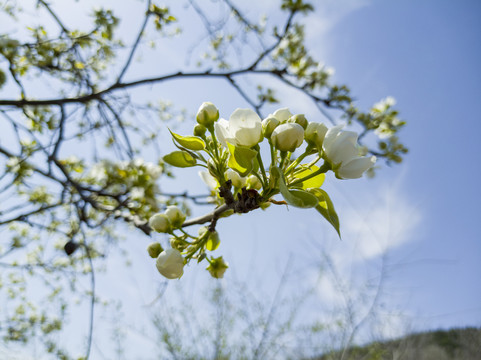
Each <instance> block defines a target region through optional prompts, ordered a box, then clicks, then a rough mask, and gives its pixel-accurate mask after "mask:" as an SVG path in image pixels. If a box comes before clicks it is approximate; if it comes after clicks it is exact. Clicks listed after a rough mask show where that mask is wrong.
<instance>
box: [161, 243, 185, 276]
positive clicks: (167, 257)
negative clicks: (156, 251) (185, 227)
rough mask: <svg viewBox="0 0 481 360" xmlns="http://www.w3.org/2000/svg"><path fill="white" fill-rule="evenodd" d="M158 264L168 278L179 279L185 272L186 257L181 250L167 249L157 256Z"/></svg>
mask: <svg viewBox="0 0 481 360" xmlns="http://www.w3.org/2000/svg"><path fill="white" fill-rule="evenodd" d="M156 266H157V270H159V273H161V274H162V275H163V276H165V277H166V278H167V279H177V278H180V277H181V276H182V274H183V273H184V258H183V257H182V255H181V254H180V252H179V250H176V249H167V250H164V251H162V252H161V253H160V255H159V256H158V257H157V261H156Z"/></svg>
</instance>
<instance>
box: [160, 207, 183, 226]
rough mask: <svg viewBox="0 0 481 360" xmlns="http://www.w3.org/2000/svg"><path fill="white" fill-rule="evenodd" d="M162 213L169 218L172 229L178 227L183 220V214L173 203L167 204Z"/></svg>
mask: <svg viewBox="0 0 481 360" xmlns="http://www.w3.org/2000/svg"><path fill="white" fill-rule="evenodd" d="M164 214H165V215H166V216H167V217H168V218H169V221H170V223H171V224H172V227H173V228H174V229H179V228H180V227H182V224H183V223H184V221H185V214H184V213H183V212H182V210H180V209H179V208H178V207H177V206H175V205H170V206H167V209H166V210H165V212H164Z"/></svg>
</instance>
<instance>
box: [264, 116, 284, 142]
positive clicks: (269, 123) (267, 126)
mask: <svg viewBox="0 0 481 360" xmlns="http://www.w3.org/2000/svg"><path fill="white" fill-rule="evenodd" d="M280 123H281V122H280V121H279V120H277V118H276V117H274V116H272V115H270V116H268V117H267V118H265V119H264V120H262V130H263V132H264V137H266V138H268V139H269V138H270V137H271V134H272V132H273V131H274V129H275V128H276V127H277V126H278V125H279V124H280Z"/></svg>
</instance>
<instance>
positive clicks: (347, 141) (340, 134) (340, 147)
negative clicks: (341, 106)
mask: <svg viewBox="0 0 481 360" xmlns="http://www.w3.org/2000/svg"><path fill="white" fill-rule="evenodd" d="M342 128H343V125H338V126H334V127H332V128H331V129H329V130H328V131H327V133H326V137H325V138H324V143H323V145H322V148H323V150H324V153H325V156H326V157H327V160H328V161H329V162H330V163H331V165H332V167H333V170H334V171H335V173H336V176H337V177H339V178H341V179H357V178H360V177H361V176H362V174H363V173H364V172H365V171H366V170H367V169H369V168H370V167H371V166H373V165H374V163H375V162H376V157H375V156H371V157H361V156H359V153H360V151H359V147H358V145H357V136H358V135H357V133H355V132H353V131H342Z"/></svg>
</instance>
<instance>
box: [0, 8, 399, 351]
mask: <svg viewBox="0 0 481 360" xmlns="http://www.w3.org/2000/svg"><path fill="white" fill-rule="evenodd" d="M100 5H102V4H100ZM131 5H132V6H134V7H135V8H139V7H141V8H142V9H141V11H138V14H140V15H141V17H140V18H139V19H133V18H128V19H121V18H119V17H117V16H116V13H117V12H116V9H115V8H112V9H107V8H96V9H95V10H91V9H90V3H88V2H87V1H85V2H84V1H71V2H69V4H67V2H62V4H60V2H56V1H44V0H38V1H22V3H21V4H20V3H18V4H17V2H11V1H4V2H3V4H0V11H1V15H0V16H1V17H0V23H1V24H2V26H1V27H0V124H1V125H0V129H1V133H0V169H1V170H0V199H1V201H0V228H1V231H2V237H1V239H0V267H1V270H2V271H1V273H0V288H1V290H2V296H1V297H2V298H1V304H2V305H1V309H2V311H1V313H0V317H1V318H0V335H1V336H2V338H3V340H4V341H5V342H14V343H17V342H20V343H28V342H31V341H33V340H34V339H36V338H39V337H40V338H41V339H42V344H43V346H44V351H46V352H48V353H52V354H54V355H55V356H57V357H59V358H68V356H69V355H68V350H69V346H68V344H63V343H61V342H59V341H57V340H55V339H58V337H56V336H57V334H58V333H59V332H60V333H61V332H62V330H63V328H64V321H65V314H66V313H67V312H68V308H69V306H70V305H71V304H72V301H73V300H72V299H73V295H75V296H76V297H78V299H77V300H78V301H81V302H82V301H87V302H88V303H89V304H90V305H89V310H88V313H89V317H90V327H89V331H88V334H89V336H88V340H87V343H86V352H85V356H84V358H89V354H90V351H91V343H92V330H93V326H94V325H93V324H94V322H93V319H94V307H95V305H96V304H98V303H100V298H99V297H98V296H97V291H96V287H95V271H99V270H100V269H103V268H104V265H105V264H106V262H105V259H106V258H107V257H108V255H109V252H110V251H111V249H112V248H115V246H116V242H117V241H118V239H119V237H120V236H121V235H122V234H123V233H124V231H125V229H126V227H125V224H127V226H128V228H129V229H131V232H132V233H136V234H137V236H149V234H150V228H149V227H148V225H147V224H146V221H147V220H148V218H149V217H150V216H151V215H152V214H154V213H156V212H158V211H161V210H163V209H165V207H166V206H167V205H170V204H180V205H181V206H182V207H183V209H184V210H186V211H188V209H189V206H192V205H194V204H203V203H205V198H206V197H207V195H208V194H206V195H205V196H204V195H194V194H191V193H190V192H189V191H188V189H178V192H176V193H166V192H163V191H162V181H163V179H166V178H169V177H173V176H174V175H175V174H173V173H172V171H171V169H170V168H169V167H168V166H166V165H165V164H164V163H163V162H162V161H161V160H160V159H161V158H162V154H163V153H164V151H165V147H164V144H163V143H162V142H163V140H165V139H162V134H165V132H166V127H167V125H169V126H170V125H172V126H175V123H176V121H177V120H182V121H189V122H192V123H193V122H194V115H193V114H191V113H189V112H188V111H186V110H184V109H183V108H184V107H187V106H188V105H191V106H192V104H190V102H191V100H189V99H185V103H184V104H176V105H173V104H171V103H170V102H168V101H167V100H166V99H163V98H158V97H157V96H156V95H155V91H151V92H150V94H149V95H150V96H145V92H143V91H146V88H147V89H149V87H150V88H152V87H153V86H154V85H155V86H156V87H155V89H158V86H161V87H165V88H166V89H169V87H170V86H172V85H173V83H175V82H178V84H177V86H181V87H182V86H188V87H191V86H194V87H195V88H196V89H198V91H199V92H200V93H202V94H203V96H204V100H206V101H209V100H210V99H209V93H208V91H205V85H204V84H205V82H206V81H211V80H213V81H216V82H219V83H222V84H228V85H229V86H230V87H231V88H232V89H233V90H234V91H235V93H236V94H237V96H238V103H239V107H246V106H248V107H250V108H252V109H253V110H255V111H256V112H257V113H258V114H259V115H260V116H261V117H265V116H266V115H267V114H268V109H269V106H271V105H272V104H276V103H277V104H280V105H282V106H289V105H290V104H289V99H285V98H281V97H280V96H278V94H277V92H276V89H277V88H278V87H280V86H287V87H289V88H292V89H294V90H296V91H298V92H300V93H302V94H303V95H304V96H305V98H306V99H308V100H309V101H312V103H313V104H315V106H316V107H317V109H318V111H319V116H320V117H321V118H322V119H323V121H324V122H326V123H327V124H328V125H333V124H337V123H342V122H347V123H348V124H349V125H352V126H353V127H355V128H356V129H357V130H358V131H359V132H360V134H361V135H360V140H361V141H362V142H363V145H364V146H365V151H366V153H370V154H373V155H376V156H377V157H378V158H381V159H384V160H385V161H386V162H387V163H399V162H401V161H402V156H403V154H405V153H406V152H407V149H406V148H405V146H404V145H403V144H402V142H401V141H400V140H399V138H398V135H397V134H398V131H399V130H400V129H401V128H402V127H403V126H404V124H405V123H404V121H402V120H400V119H399V118H398V112H397V110H395V109H394V108H393V105H394V103H393V101H392V99H391V98H386V99H384V100H382V101H380V102H378V103H376V104H374V105H373V106H372V108H370V109H366V110H364V111H363V110H361V109H358V108H357V107H356V105H355V103H354V101H353V98H352V96H351V95H350V91H349V88H348V86H347V85H343V84H334V83H332V81H331V79H330V75H331V73H332V70H331V68H329V67H327V66H325V65H324V64H323V63H322V62H320V61H319V60H317V59H314V58H313V57H312V56H311V55H310V52H309V49H308V48H307V47H306V46H305V44H304V26H303V25H302V19H303V16H304V15H305V14H307V13H309V12H310V11H312V10H313V4H310V3H308V2H304V1H302V0H282V1H279V7H278V13H276V14H269V17H261V18H259V19H252V18H251V17H249V16H248V15H246V14H247V12H246V9H244V8H242V6H243V4H242V3H241V2H237V3H234V2H233V1H230V0H222V1H202V2H201V1H195V0H187V1H181V2H172V3H171V4H169V3H167V5H170V7H171V8H172V9H170V8H169V7H165V6H164V5H161V4H160V3H156V2H154V1H150V0H148V1H132V4H131ZM119 6H120V5H119ZM132 16H133V15H132ZM80 18H81V19H82V20H81V25H79V26H78V27H77V25H76V24H75V25H72V24H71V22H73V21H72V19H77V20H78V19H80ZM193 18H195V19H196V20H197V21H198V22H199V24H202V27H201V28H196V29H195V30H194V31H195V32H196V33H197V34H198V35H200V40H199V38H198V39H196V40H193V39H192V38H191V37H184V32H183V31H184V28H185V27H188V26H192V24H191V19H193ZM122 23H127V24H130V25H129V27H128V30H129V33H128V34H125V33H119V31H118V29H119V27H120V24H122ZM133 23H136V24H137V23H138V27H137V28H135V29H134V27H133V25H131V24H133ZM187 43H189V44H188V46H186V47H185V49H187V50H186V51H185V52H184V53H183V54H179V53H178V51H177V49H175V51H174V50H172V51H171V52H170V51H168V50H169V46H172V49H173V46H174V45H173V44H187ZM166 44H167V46H166ZM151 47H154V48H155V47H161V51H160V52H159V53H160V54H161V58H159V59H155V61H154V62H153V63H154V64H155V66H152V59H147V60H150V61H147V60H146V59H138V57H139V56H141V55H142V54H143V53H147V51H148V50H146V49H149V48H151ZM137 60H139V61H137ZM164 62H165V63H166V64H164ZM145 64H147V65H145ZM187 79H188V80H189V82H185V81H184V80H187ZM266 79H269V81H266ZM272 81H274V82H275V84H276V85H275V86H272V85H271V84H272ZM241 104H244V105H242V106H241ZM198 105H200V103H199V104H194V105H193V106H195V107H197V106H198ZM217 105H218V106H219V107H220V108H221V111H222V104H217ZM144 159H148V161H147V160H144ZM134 271H135V269H134ZM219 311H220V310H219ZM218 340H219V341H220V339H218ZM259 356H260V355H259ZM260 358H261V357H260Z"/></svg>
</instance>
